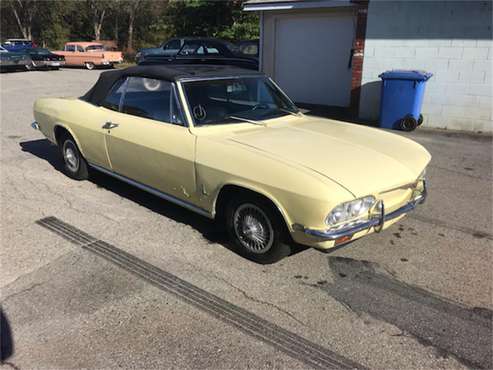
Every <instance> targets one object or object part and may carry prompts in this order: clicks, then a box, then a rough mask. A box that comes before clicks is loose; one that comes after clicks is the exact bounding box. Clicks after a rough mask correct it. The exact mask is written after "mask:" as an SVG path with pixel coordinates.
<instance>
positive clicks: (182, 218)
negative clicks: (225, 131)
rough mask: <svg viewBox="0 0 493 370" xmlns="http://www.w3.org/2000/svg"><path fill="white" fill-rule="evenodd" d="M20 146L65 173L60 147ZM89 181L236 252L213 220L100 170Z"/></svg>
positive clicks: (40, 143)
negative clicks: (191, 228)
mask: <svg viewBox="0 0 493 370" xmlns="http://www.w3.org/2000/svg"><path fill="white" fill-rule="evenodd" d="M19 145H20V146H21V148H22V151H24V152H28V153H31V154H32V155H34V156H36V157H38V158H41V159H43V160H45V161H47V162H48V163H50V164H51V165H52V166H53V168H55V169H56V170H57V171H60V172H63V162H62V158H61V156H60V153H59V151H58V148H57V147H56V146H55V145H53V144H51V143H50V141H48V140H47V139H39V140H32V141H24V142H21V143H19ZM89 181H91V182H92V183H93V184H95V185H96V186H97V187H98V188H103V189H105V190H108V191H111V192H112V193H115V194H117V195H119V196H121V197H124V198H126V199H128V200H130V201H132V202H135V203H137V204H139V205H140V206H143V207H146V208H147V209H149V210H151V211H153V212H156V213H159V214H160V215H162V216H165V217H167V218H170V219H172V220H174V221H176V222H179V223H182V224H186V225H189V226H191V227H193V228H194V229H195V230H197V231H199V232H200V233H201V234H202V235H203V237H204V238H205V239H206V240H207V241H208V242H209V243H211V244H220V245H222V246H223V247H225V248H227V249H230V250H231V249H232V248H231V247H230V245H229V243H228V236H227V234H226V232H225V231H224V230H223V228H221V227H220V226H219V225H218V224H217V223H216V222H214V221H213V220H209V219H208V218H206V217H203V216H200V215H198V214H196V213H194V212H192V211H189V210H187V209H185V208H183V207H180V206H177V205H175V204H173V203H171V202H168V201H165V200H162V199H160V198H158V197H156V196H154V195H152V194H150V193H147V192H145V191H143V190H140V189H138V188H136V187H134V186H132V185H129V184H127V183H125V182H123V181H120V180H117V179H115V178H113V177H111V176H109V175H105V174H103V173H101V172H98V171H91V176H90V178H89ZM306 249H308V247H305V246H302V245H298V244H295V243H292V244H291V250H292V253H291V255H294V254H297V253H300V252H302V251H304V250H306Z"/></svg>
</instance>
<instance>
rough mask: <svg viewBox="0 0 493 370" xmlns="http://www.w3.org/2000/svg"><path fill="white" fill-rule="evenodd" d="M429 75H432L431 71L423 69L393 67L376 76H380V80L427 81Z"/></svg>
mask: <svg viewBox="0 0 493 370" xmlns="http://www.w3.org/2000/svg"><path fill="white" fill-rule="evenodd" d="M431 76H433V74H432V73H430V72H425V71H417V70H405V69H394V70H391V71H385V72H384V73H382V74H380V75H379V76H378V77H380V78H381V79H382V80H414V81H427V80H428V79H429V78H430V77H431Z"/></svg>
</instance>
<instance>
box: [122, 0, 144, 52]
mask: <svg viewBox="0 0 493 370" xmlns="http://www.w3.org/2000/svg"><path fill="white" fill-rule="evenodd" d="M141 5H142V1H141V0H131V1H126V2H125V4H124V9H125V10H126V13H127V14H128V28H127V51H129V52H132V51H133V49H134V23H135V17H136V15H137V10H138V9H139V7H140V6H141Z"/></svg>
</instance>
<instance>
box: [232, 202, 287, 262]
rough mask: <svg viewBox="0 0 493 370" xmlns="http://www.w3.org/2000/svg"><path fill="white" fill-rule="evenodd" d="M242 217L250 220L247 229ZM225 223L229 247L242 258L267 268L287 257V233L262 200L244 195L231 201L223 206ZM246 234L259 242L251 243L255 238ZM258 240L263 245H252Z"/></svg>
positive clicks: (270, 207)
mask: <svg viewBox="0 0 493 370" xmlns="http://www.w3.org/2000/svg"><path fill="white" fill-rule="evenodd" d="M246 217H250V218H248V220H249V221H250V222H253V224H252V223H251V224H250V225H249V226H248V225H247V222H246ZM225 220H226V228H227V231H228V234H229V237H230V240H231V244H232V247H233V249H234V250H235V251H236V252H237V253H238V254H240V255H242V256H243V257H246V258H248V259H249V260H251V261H254V262H257V263H261V264H268V263H275V262H278V261H280V260H281V259H283V258H284V257H286V256H288V255H289V254H290V253H291V248H290V247H289V245H288V244H286V243H285V241H286V238H287V232H286V226H285V224H284V220H283V219H282V217H281V215H280V214H279V212H278V211H277V210H276V209H275V208H274V207H273V206H272V204H271V203H270V202H268V201H267V200H266V199H264V198H262V197H260V196H255V195H254V194H248V193H245V194H241V195H240V196H238V197H234V198H231V199H230V200H229V202H228V203H227V205H226V212H225ZM247 227H249V229H248V230H247V229H246V228H247ZM252 230H254V231H252ZM250 232H251V233H252V234H256V236H257V237H259V236H260V238H261V239H257V240H255V239H254V238H255V236H252V235H249V234H248V233H250ZM258 240H264V241H265V243H260V242H259V243H258V244H256V243H257V241H258Z"/></svg>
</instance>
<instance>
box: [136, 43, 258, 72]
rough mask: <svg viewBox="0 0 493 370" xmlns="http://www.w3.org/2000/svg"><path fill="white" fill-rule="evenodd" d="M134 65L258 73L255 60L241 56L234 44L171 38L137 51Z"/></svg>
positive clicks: (247, 56)
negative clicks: (199, 66)
mask: <svg viewBox="0 0 493 370" xmlns="http://www.w3.org/2000/svg"><path fill="white" fill-rule="evenodd" d="M135 59H136V61H137V63H138V64H213V65H232V66H236V67H240V68H247V69H252V70H258V60H257V59H256V58H252V57H251V56H249V55H245V54H242V53H241V51H240V49H239V48H238V46H236V45H235V44H233V43H231V42H228V41H224V40H219V39H214V38H204V37H182V38H174V39H171V40H169V41H168V42H165V43H164V44H162V45H161V46H159V47H157V48H147V49H141V50H139V52H138V53H137V54H136V55H135Z"/></svg>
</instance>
